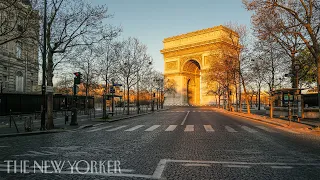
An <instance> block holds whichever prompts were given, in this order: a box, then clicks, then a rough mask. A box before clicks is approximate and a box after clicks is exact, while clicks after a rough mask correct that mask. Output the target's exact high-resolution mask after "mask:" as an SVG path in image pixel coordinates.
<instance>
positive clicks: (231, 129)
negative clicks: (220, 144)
mask: <svg viewBox="0 0 320 180" xmlns="http://www.w3.org/2000/svg"><path fill="white" fill-rule="evenodd" d="M225 128H226V130H227V131H228V132H232V133H235V132H238V131H236V130H234V129H233V128H232V127H230V126H225Z"/></svg>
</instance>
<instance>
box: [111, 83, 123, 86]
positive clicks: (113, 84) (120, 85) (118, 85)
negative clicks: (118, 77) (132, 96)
mask: <svg viewBox="0 0 320 180" xmlns="http://www.w3.org/2000/svg"><path fill="white" fill-rule="evenodd" d="M113 86H122V84H117V83H115V84H113Z"/></svg>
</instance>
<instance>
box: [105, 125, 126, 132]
mask: <svg viewBox="0 0 320 180" xmlns="http://www.w3.org/2000/svg"><path fill="white" fill-rule="evenodd" d="M125 127H127V126H126V125H125V126H119V127H116V128H113V129H108V130H106V131H108V132H111V131H116V130H119V129H122V128H125Z"/></svg>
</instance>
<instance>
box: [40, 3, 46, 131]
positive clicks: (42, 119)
mask: <svg viewBox="0 0 320 180" xmlns="http://www.w3.org/2000/svg"><path fill="white" fill-rule="evenodd" d="M46 61H47V0H44V14H43V54H42V96H43V97H42V98H43V101H42V108H41V128H40V130H45V119H46V114H45V113H46V108H45V107H46V102H47V101H46V67H47V65H46Z"/></svg>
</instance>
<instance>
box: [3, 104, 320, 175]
mask: <svg viewBox="0 0 320 180" xmlns="http://www.w3.org/2000/svg"><path fill="white" fill-rule="evenodd" d="M8 160H9V161H10V162H8ZM14 160H16V161H15V162H16V164H14ZM26 161H28V162H26ZM99 161H101V162H99ZM21 162H22V167H25V166H24V165H23V162H25V164H26V167H27V168H22V169H20V168H19V167H21V164H20V163H21ZM45 162H47V163H48V164H47V165H49V166H50V167H48V168H47V172H45V168H44V169H41V168H43V166H44V165H45ZM52 162H53V164H51V163H52ZM58 162H61V163H60V165H61V166H59V167H62V168H61V169H62V170H61V171H60V172H59V169H58V170H57V167H58V166H57V164H55V163H58ZM63 162H65V164H63V166H62V163H63ZM8 163H10V165H11V166H10V169H9V172H7V171H8V166H7V165H8ZM42 163H43V164H42ZM71 165H73V166H71ZM15 167H16V168H17V169H16V172H15V171H14V169H15ZM108 168H109V169H108ZM101 169H102V171H101ZM103 169H106V172H104V171H103ZM119 169H120V171H121V173H120V172H119ZM72 170H73V171H72ZM108 170H109V172H108ZM86 171H88V172H87V173H85V172H86ZM25 172H26V173H25ZM51 172H53V173H51ZM319 177H320V138H319V136H314V135H310V134H304V133H301V132H300V133H297V132H294V131H291V130H286V129H279V128H276V127H275V126H271V125H267V124H261V123H259V122H254V121H251V120H248V119H243V118H240V117H235V116H231V115H226V114H223V113H219V112H217V111H215V110H214V109H210V108H191V107H190V108H172V109H170V110H168V111H163V112H157V113H153V114H149V115H145V116H140V117H136V118H133V119H127V120H122V121H117V122H112V123H104V124H97V125H95V126H94V127H90V128H86V129H81V130H75V131H70V132H65V133H55V134H44V135H35V136H20V137H11V138H1V139H0V179H39V180H43V179H181V180H188V179H196V180H198V179H319Z"/></svg>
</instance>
